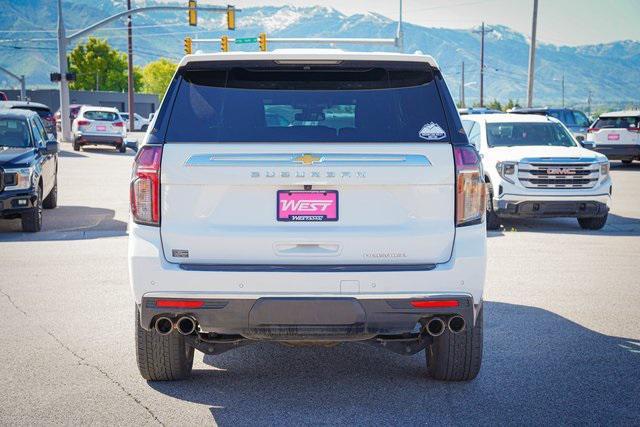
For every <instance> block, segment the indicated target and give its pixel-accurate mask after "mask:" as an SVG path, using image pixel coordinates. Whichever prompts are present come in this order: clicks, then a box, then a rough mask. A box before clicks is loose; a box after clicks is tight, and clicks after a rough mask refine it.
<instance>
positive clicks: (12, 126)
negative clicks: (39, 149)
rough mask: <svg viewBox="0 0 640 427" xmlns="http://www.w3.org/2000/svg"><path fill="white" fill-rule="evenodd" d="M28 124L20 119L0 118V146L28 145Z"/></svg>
mask: <svg viewBox="0 0 640 427" xmlns="http://www.w3.org/2000/svg"><path fill="white" fill-rule="evenodd" d="M30 145H31V137H30V134H29V125H28V123H27V122H26V120H22V119H8V118H3V119H0V147H18V148H22V147H29V146H30Z"/></svg>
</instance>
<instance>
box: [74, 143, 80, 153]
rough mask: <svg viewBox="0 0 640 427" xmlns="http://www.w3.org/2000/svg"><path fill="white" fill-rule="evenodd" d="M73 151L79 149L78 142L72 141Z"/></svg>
mask: <svg viewBox="0 0 640 427" xmlns="http://www.w3.org/2000/svg"><path fill="white" fill-rule="evenodd" d="M73 151H80V144H78V143H77V142H75V141H73Z"/></svg>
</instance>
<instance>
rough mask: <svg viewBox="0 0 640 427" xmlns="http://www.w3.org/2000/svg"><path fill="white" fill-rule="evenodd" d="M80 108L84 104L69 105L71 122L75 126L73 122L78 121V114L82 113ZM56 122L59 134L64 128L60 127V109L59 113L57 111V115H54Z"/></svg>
mask: <svg viewBox="0 0 640 427" xmlns="http://www.w3.org/2000/svg"><path fill="white" fill-rule="evenodd" d="M80 107H82V104H70V105H69V119H70V120H71V123H72V124H73V121H74V120H75V119H76V117H78V112H79V111H80ZM54 117H55V120H56V131H57V132H58V133H61V132H62V127H61V125H60V110H59V109H58V111H56V114H55V115H54Z"/></svg>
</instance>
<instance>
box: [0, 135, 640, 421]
mask: <svg viewBox="0 0 640 427" xmlns="http://www.w3.org/2000/svg"><path fill="white" fill-rule="evenodd" d="M132 159H133V153H132V152H130V151H128V152H127V153H126V154H120V153H118V152H117V151H116V150H114V149H110V148H109V149H107V148H88V149H87V150H86V151H82V152H73V151H72V150H71V149H70V147H69V146H68V145H65V146H64V147H63V151H62V152H61V154H60V175H59V191H60V193H59V204H60V206H59V208H57V209H55V210H53V211H45V214H44V225H43V231H42V232H41V233H37V234H28V235H27V234H23V233H21V232H20V231H19V230H20V227H19V225H20V222H19V221H2V222H0V260H1V262H0V278H1V279H0V313H2V318H3V320H4V324H3V327H2V328H0V342H2V347H1V350H0V378H2V387H1V388H0V424H1V425H7V424H50V423H57V424H62V423H63V424H80V423H81V424H89V423H98V424H125V425H129V424H136V425H139V424H167V425H176V424H179V425H188V424H212V423H218V424H226V425H231V424H236V425H247V424H260V425H273V424H424V423H442V424H468V423H473V424H482V425H486V424H496V423H498V422H501V423H518V424H534V425H542V424H545V425H546V424H550V423H553V424H555V423H559V424H585V423H588V424H625V425H632V424H637V423H638V420H640V403H638V397H639V396H640V310H639V309H638V307H640V194H639V191H638V189H639V188H640V163H637V162H636V163H634V164H633V165H631V166H628V167H622V166H621V164H619V163H614V164H613V167H612V175H613V182H614V190H613V191H614V201H613V209H612V212H611V214H610V217H609V222H608V224H607V226H606V227H605V228H604V229H603V230H600V231H584V230H581V229H580V228H579V227H578V224H577V222H576V221H575V220H570V219H561V220H537V221H531V222H523V221H514V222H509V223H508V224H506V226H505V228H504V229H503V230H502V231H498V232H491V233H490V234H489V240H488V245H489V272H488V280H487V285H486V292H485V300H486V305H485V322H486V323H485V355H484V362H483V368H482V370H481V372H480V375H479V377H478V378H477V379H476V380H475V381H472V382H469V383H441V382H437V381H434V380H430V379H428V378H426V377H425V366H424V355H423V354H422V353H420V354H417V355H415V356H412V357H405V356H400V355H396V354H394V353H391V352H386V351H384V350H379V349H375V348H372V347H369V346H365V345H360V344H343V345H339V346H336V347H330V348H324V347H312V348H302V349H290V348H287V347H284V346H281V345H277V344H269V343H264V344H257V345H253V346H247V347H243V348H240V349H238V350H235V351H231V352H228V353H225V354H222V355H220V356H215V357H207V358H205V359H203V357H202V354H199V355H197V356H196V361H195V364H194V375H193V378H192V379H190V380H188V381H182V382H176V383H147V382H145V381H144V380H142V378H141V377H140V376H139V374H138V371H137V367H136V362H135V353H134V338H133V324H134V323H133V316H134V307H133V303H132V296H131V294H130V290H129V285H128V279H127V262H126V257H127V236H126V234H127V231H126V223H127V216H128V181H129V176H130V166H131V161H132Z"/></svg>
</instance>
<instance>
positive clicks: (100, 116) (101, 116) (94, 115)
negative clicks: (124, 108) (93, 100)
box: [84, 111, 120, 122]
mask: <svg viewBox="0 0 640 427" xmlns="http://www.w3.org/2000/svg"><path fill="white" fill-rule="evenodd" d="M84 118H85V119H89V120H99V121H101V122H115V121H116V120H120V117H119V116H118V114H116V113H112V112H110V111H85V112H84Z"/></svg>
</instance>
